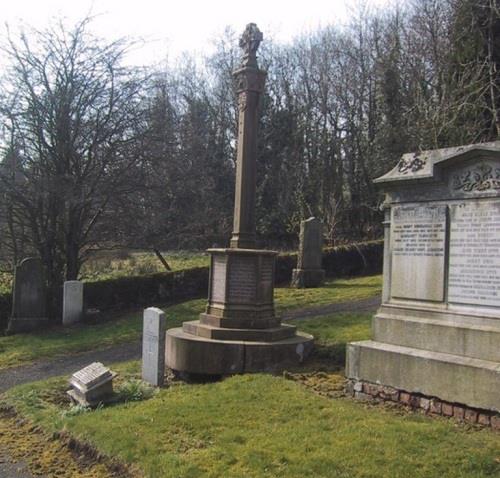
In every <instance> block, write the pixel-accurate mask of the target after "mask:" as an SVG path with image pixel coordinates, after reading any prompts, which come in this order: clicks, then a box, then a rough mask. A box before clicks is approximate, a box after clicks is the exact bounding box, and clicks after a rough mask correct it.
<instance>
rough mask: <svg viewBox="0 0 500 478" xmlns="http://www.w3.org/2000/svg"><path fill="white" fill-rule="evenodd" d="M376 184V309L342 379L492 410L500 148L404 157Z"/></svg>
mask: <svg viewBox="0 0 500 478" xmlns="http://www.w3.org/2000/svg"><path fill="white" fill-rule="evenodd" d="M376 182H377V183H378V184H380V185H381V186H382V188H383V190H384V192H385V202H384V208H385V222H384V225H385V244H384V287H383V297H382V306H381V307H380V309H379V311H378V313H377V314H376V315H375V317H374V319H373V327H372V330H373V340H370V341H364V342H357V343H352V344H349V345H348V349H347V370H346V371H347V375H348V377H349V378H351V379H352V380H354V381H357V382H369V383H372V384H382V385H388V386H391V387H393V388H395V389H398V390H400V391H405V392H411V393H418V394H423V395H426V396H428V397H437V398H439V399H441V400H444V401H447V402H453V403H459V404H463V405H466V406H469V407H475V408H482V409H487V410H495V411H500V142H499V141H497V142H493V143H482V144H474V145H468V146H462V147H458V148H446V149H439V150H434V151H426V152H421V153H415V154H406V155H404V156H403V157H402V159H401V160H400V162H399V163H398V164H397V165H396V167H395V168H394V169H393V170H391V171H390V172H389V173H387V174H386V175H385V176H382V177H381V178H379V179H378V180H376ZM368 388H369V387H368ZM368 388H367V389H368ZM358 389H359V386H358Z"/></svg>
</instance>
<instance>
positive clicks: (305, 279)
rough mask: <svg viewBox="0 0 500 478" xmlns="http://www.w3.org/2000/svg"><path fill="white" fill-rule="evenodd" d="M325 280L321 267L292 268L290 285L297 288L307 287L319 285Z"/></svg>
mask: <svg viewBox="0 0 500 478" xmlns="http://www.w3.org/2000/svg"><path fill="white" fill-rule="evenodd" d="M324 281H325V271H324V270H323V269H293V271H292V284H291V285H292V287H297V288H298V289H302V288H308V287H319V286H320V285H321V284H323V282H324Z"/></svg>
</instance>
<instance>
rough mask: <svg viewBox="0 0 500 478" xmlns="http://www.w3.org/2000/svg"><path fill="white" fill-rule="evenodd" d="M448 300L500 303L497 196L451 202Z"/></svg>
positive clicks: (489, 303) (499, 237) (487, 303)
mask: <svg viewBox="0 0 500 478" xmlns="http://www.w3.org/2000/svg"><path fill="white" fill-rule="evenodd" d="M448 301H449V302H454V303H460V304H472V305H487V306H500V200H492V201H476V202H464V203H461V204H455V205H452V206H451V208H450V265H449V274H448Z"/></svg>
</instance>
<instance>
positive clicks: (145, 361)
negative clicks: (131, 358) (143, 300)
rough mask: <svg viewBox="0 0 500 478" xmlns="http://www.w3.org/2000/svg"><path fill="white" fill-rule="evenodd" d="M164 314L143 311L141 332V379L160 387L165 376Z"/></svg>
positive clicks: (155, 309)
mask: <svg viewBox="0 0 500 478" xmlns="http://www.w3.org/2000/svg"><path fill="white" fill-rule="evenodd" d="M166 325H167V322H166V319H165V314H164V313H163V311H162V310H161V309H158V308H156V307H149V308H148V309H145V310H144V322H143V332H142V379H143V380H144V381H145V382H148V383H150V384H151V385H154V386H155V387H161V386H162V385H163V382H164V375H165V332H166V328H167V327H166Z"/></svg>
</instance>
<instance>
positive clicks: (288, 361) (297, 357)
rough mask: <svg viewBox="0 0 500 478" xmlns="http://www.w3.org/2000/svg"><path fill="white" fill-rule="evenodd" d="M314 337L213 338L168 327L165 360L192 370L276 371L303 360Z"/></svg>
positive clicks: (216, 372)
mask: <svg viewBox="0 0 500 478" xmlns="http://www.w3.org/2000/svg"><path fill="white" fill-rule="evenodd" d="M313 340H314V339H313V336H312V335H309V334H305V333H303V332H297V334H296V335H295V336H293V337H290V338H288V339H285V340H278V341H276V342H250V341H230V340H213V339H208V338H204V337H199V336H197V335H192V334H188V333H186V332H183V330H182V328H180V327H179V328H175V329H170V330H168V331H167V343H166V352H165V362H166V365H167V367H170V368H171V369H173V370H175V371H177V372H184V373H189V374H207V375H229V374H234V373H246V372H275V371H280V370H283V369H284V368H285V367H289V366H293V365H298V364H300V363H302V362H303V361H304V360H305V359H306V358H307V356H308V355H309V353H310V352H311V350H312V348H313Z"/></svg>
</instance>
